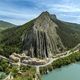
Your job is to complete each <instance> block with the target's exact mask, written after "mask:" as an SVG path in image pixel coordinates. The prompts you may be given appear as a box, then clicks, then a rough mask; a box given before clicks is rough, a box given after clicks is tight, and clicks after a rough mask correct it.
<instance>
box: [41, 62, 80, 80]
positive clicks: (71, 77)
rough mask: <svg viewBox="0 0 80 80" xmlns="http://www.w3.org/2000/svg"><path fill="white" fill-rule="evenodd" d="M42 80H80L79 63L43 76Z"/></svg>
mask: <svg viewBox="0 0 80 80" xmlns="http://www.w3.org/2000/svg"><path fill="white" fill-rule="evenodd" d="M42 80H80V62H79V63H74V64H71V65H68V66H64V67H62V68H58V69H55V70H53V71H52V72H49V73H48V74H47V75H43V76H42Z"/></svg>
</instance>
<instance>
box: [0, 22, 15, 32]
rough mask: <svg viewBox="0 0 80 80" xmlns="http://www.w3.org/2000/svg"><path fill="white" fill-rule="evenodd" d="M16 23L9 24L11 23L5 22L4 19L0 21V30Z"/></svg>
mask: <svg viewBox="0 0 80 80" xmlns="http://www.w3.org/2000/svg"><path fill="white" fill-rule="evenodd" d="M15 26H16V25H14V24H11V23H8V22H5V21H0V32H1V31H2V30H5V29H8V28H11V27H15Z"/></svg>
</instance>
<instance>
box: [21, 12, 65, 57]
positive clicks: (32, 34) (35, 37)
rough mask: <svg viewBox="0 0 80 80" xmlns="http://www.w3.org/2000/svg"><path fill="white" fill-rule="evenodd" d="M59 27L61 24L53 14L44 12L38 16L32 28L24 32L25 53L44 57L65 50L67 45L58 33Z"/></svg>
mask: <svg viewBox="0 0 80 80" xmlns="http://www.w3.org/2000/svg"><path fill="white" fill-rule="evenodd" d="M55 18H56V17H55ZM57 27H59V26H58V25H57V24H56V23H55V22H53V21H52V20H51V15H50V14H49V13H48V12H43V13H42V14H41V15H40V16H39V17H38V18H36V20H35V22H34V25H33V27H32V29H31V30H30V31H29V32H28V33H26V32H25V34H23V37H22V40H23V51H24V53H26V54H27V55H29V56H31V57H38V58H44V57H51V56H52V55H55V54H57V53H61V52H63V51H64V50H65V47H64V46H63V43H62V41H61V39H60V37H59V35H58V34H57V31H56V28H57Z"/></svg>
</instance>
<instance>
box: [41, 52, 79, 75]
mask: <svg viewBox="0 0 80 80" xmlns="http://www.w3.org/2000/svg"><path fill="white" fill-rule="evenodd" d="M78 61H80V52H75V53H73V54H71V55H69V56H67V57H64V58H60V59H57V60H56V61H54V62H52V64H50V65H47V66H45V67H40V74H41V75H43V74H47V73H48V72H50V71H52V70H53V69H56V68H60V67H62V66H65V65H69V64H71V63H75V62H78Z"/></svg>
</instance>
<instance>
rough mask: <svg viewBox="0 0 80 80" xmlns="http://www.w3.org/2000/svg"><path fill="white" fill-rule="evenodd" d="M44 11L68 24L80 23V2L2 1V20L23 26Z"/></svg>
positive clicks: (0, 18) (0, 6)
mask: <svg viewBox="0 0 80 80" xmlns="http://www.w3.org/2000/svg"><path fill="white" fill-rule="evenodd" d="M43 11H48V12H49V13H51V14H56V16H57V18H58V19H60V20H63V21H67V22H73V23H80V0H0V20H4V21H7V22H11V23H13V24H16V25H22V24H24V23H26V22H28V21H30V20H32V19H34V18H36V17H37V16H38V15H39V14H40V13H42V12H43Z"/></svg>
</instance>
